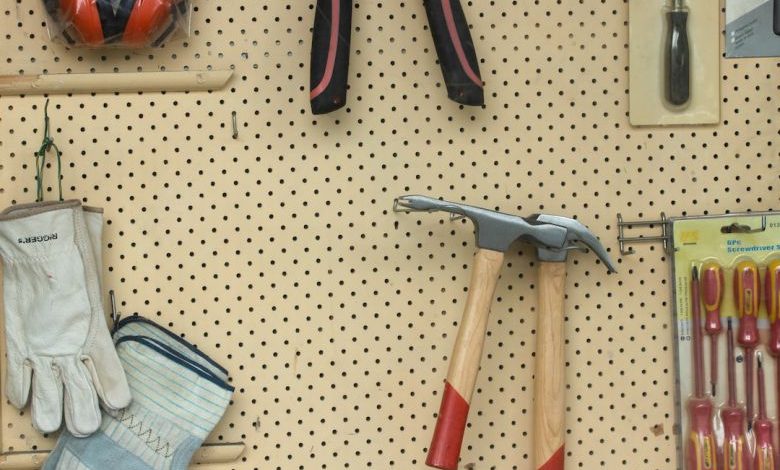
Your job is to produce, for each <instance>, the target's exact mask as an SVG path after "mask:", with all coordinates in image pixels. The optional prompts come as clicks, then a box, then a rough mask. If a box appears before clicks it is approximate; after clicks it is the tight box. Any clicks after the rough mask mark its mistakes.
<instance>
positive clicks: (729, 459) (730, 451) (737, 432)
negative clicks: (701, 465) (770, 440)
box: [694, 406, 750, 470]
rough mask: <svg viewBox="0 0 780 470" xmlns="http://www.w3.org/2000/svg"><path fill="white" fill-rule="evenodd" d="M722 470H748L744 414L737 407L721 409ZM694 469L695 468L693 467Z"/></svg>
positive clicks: (748, 452)
mask: <svg viewBox="0 0 780 470" xmlns="http://www.w3.org/2000/svg"><path fill="white" fill-rule="evenodd" d="M720 417H721V419H722V420H723V433H724V440H723V468H724V469H725V470H748V468H749V467H748V465H749V463H748V462H749V458H750V451H749V450H748V447H747V442H746V440H745V434H744V431H745V412H744V411H743V410H742V408H739V407H730V406H726V407H723V408H722V409H721V411H720ZM694 468H695V467H694Z"/></svg>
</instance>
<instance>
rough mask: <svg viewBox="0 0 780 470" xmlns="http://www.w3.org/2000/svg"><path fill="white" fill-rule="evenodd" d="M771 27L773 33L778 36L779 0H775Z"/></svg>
mask: <svg viewBox="0 0 780 470" xmlns="http://www.w3.org/2000/svg"><path fill="white" fill-rule="evenodd" d="M772 17H773V20H772V29H774V30H775V34H777V35H778V36H780V0H775V5H774V11H773V12H772Z"/></svg>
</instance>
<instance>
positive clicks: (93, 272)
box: [0, 201, 131, 437]
mask: <svg viewBox="0 0 780 470" xmlns="http://www.w3.org/2000/svg"><path fill="white" fill-rule="evenodd" d="M90 230H91V231H92V232H93V234H92V235H93V236H92V237H90ZM101 235H102V216H101V215H100V214H99V213H96V212H85V211H84V209H83V208H82V206H81V203H80V202H79V201H65V202H53V203H52V202H41V203H34V204H27V205H21V206H14V207H11V208H9V209H7V210H5V211H4V212H3V213H2V214H0V256H1V257H2V259H3V268H4V269H3V271H4V276H3V299H4V304H5V336H6V350H7V356H8V364H7V367H6V395H7V397H8V400H9V401H10V402H11V404H12V405H14V406H15V407H17V408H19V409H21V408H23V407H24V406H25V405H26V404H27V401H28V397H29V395H30V390H31V389H32V422H33V426H34V427H35V428H36V429H38V430H39V431H41V432H53V431H56V430H57V429H58V428H59V427H60V423H61V422H62V415H63V412H64V414H65V423H66V426H67V428H68V430H69V431H70V432H71V433H72V434H73V435H74V436H79V437H83V436H88V435H90V434H92V433H93V432H95V431H96V430H97V429H98V427H99V426H100V422H101V413H100V407H99V403H98V399H100V401H102V403H103V406H104V407H105V408H106V409H107V410H109V411H111V410H119V409H122V408H124V407H126V406H127V405H128V404H129V403H130V401H131V396H130V389H129V387H128V385H127V379H126V378H125V374H124V371H123V370H122V365H121V363H120V362H119V358H118V356H117V354H116V350H115V349H114V346H113V343H112V341H111V337H110V335H109V332H108V328H107V326H106V320H105V315H104V312H103V305H102V302H101V296H100V280H99V274H100V272H99V269H100V268H99V266H100V265H99V264H98V263H99V261H100V251H101V250H100V240H101ZM91 239H92V240H91Z"/></svg>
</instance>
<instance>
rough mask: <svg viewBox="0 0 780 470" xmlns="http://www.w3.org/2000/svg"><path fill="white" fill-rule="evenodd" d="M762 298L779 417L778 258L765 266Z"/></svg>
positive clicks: (779, 329) (779, 334)
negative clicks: (764, 306) (766, 318)
mask: <svg viewBox="0 0 780 470" xmlns="http://www.w3.org/2000/svg"><path fill="white" fill-rule="evenodd" d="M764 300H765V301H766V311H767V315H768V316H769V344H768V345H767V350H768V351H769V354H771V355H772V357H774V358H775V381H776V384H775V395H776V397H777V408H776V409H775V413H776V414H777V415H778V417H780V360H778V359H779V358H780V259H776V260H772V261H770V262H769V266H767V268H766V281H765V283H764Z"/></svg>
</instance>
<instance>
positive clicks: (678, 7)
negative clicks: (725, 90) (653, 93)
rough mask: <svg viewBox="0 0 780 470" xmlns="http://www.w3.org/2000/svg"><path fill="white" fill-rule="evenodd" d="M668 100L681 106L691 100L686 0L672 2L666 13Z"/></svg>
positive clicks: (673, 0)
mask: <svg viewBox="0 0 780 470" xmlns="http://www.w3.org/2000/svg"><path fill="white" fill-rule="evenodd" d="M666 20H667V23H668V31H667V34H668V36H667V38H666V100H667V101H669V103H671V104H673V105H675V106H680V105H683V104H685V103H686V102H687V101H688V99H689V98H690V78H691V77H690V51H689V49H688V9H687V8H686V7H685V4H684V0H672V5H671V8H670V9H669V10H668V11H667V12H666Z"/></svg>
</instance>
